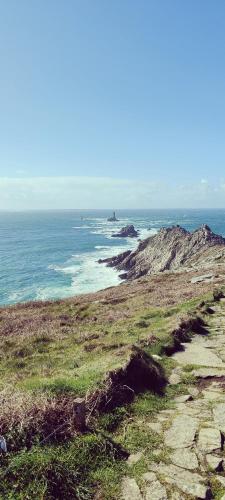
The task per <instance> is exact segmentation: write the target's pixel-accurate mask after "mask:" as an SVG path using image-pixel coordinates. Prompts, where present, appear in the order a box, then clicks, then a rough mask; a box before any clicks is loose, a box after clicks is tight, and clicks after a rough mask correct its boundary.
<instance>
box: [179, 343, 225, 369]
mask: <svg viewBox="0 0 225 500" xmlns="http://www.w3.org/2000/svg"><path fill="white" fill-rule="evenodd" d="M182 345H183V347H184V351H180V352H177V353H176V354H174V355H173V358H174V359H175V361H177V363H180V364H182V365H193V364H194V365H196V364H197V365H199V366H209V367H212V368H219V367H224V368H225V364H224V363H223V361H222V360H221V359H220V358H219V357H218V356H217V355H216V354H215V353H214V352H213V351H211V350H209V349H206V348H205V347H203V346H202V345H199V344H197V343H192V342H191V343H184V344H182Z"/></svg>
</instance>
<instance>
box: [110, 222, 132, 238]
mask: <svg viewBox="0 0 225 500" xmlns="http://www.w3.org/2000/svg"><path fill="white" fill-rule="evenodd" d="M112 237H113V238H137V237H138V231H136V229H135V228H134V226H133V224H130V225H129V226H125V227H122V229H120V231H119V232H118V233H114V234H112Z"/></svg>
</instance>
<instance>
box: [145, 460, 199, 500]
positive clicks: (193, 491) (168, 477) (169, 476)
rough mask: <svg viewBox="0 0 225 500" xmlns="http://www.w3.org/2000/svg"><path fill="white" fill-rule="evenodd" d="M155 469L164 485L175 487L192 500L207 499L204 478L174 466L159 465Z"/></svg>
mask: <svg viewBox="0 0 225 500" xmlns="http://www.w3.org/2000/svg"><path fill="white" fill-rule="evenodd" d="M156 467H157V469H156V470H157V472H158V473H159V474H160V475H161V476H162V477H163V480H164V481H165V482H166V483H168V484H172V485H176V486H177V488H178V489H179V490H181V491H182V492H183V493H186V494H187V495H192V496H193V497H194V498H203V499H205V498H207V495H208V487H207V486H206V485H205V484H204V482H205V481H204V478H202V476H200V474H197V473H196V472H190V471H187V470H184V469H181V468H180V467H177V466H176V465H165V464H162V463H160V464H158V466H156ZM149 500H150V499H149Z"/></svg>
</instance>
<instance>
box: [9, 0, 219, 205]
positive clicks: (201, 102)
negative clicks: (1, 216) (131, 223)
mask: <svg viewBox="0 0 225 500" xmlns="http://www.w3.org/2000/svg"><path fill="white" fill-rule="evenodd" d="M0 68H1V79H0V208H6V209H14V208H15V209H23V208H85V207H87V208H92V207H93V208H103V207H105V208H108V207H112V206H118V207H121V208H133V207H134V208H136V207H140V208H141V207H143V208H148V207H149V208H151V207H153V208H154V207H161V206H162V207H164V208H165V207H167V206H168V207H179V206H180V207H182V206H185V207H213V206H215V207H224V206H225V168H224V166H225V145H224V138H225V3H224V1H223V0H217V1H216V2H213V1H212V0H210V1H209V0H198V1H196V0H189V1H188V2H184V1H180V0H154V1H152V0H113V1H110V0H66V1H62V0H38V1H36V0H20V1H19V2H18V0H9V1H6V0H4V1H3V0H0ZM56 193H57V195H56Z"/></svg>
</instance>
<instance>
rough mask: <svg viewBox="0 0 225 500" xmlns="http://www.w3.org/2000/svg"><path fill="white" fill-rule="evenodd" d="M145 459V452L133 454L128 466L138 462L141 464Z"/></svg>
mask: <svg viewBox="0 0 225 500" xmlns="http://www.w3.org/2000/svg"><path fill="white" fill-rule="evenodd" d="M142 457H143V452H142V451H138V452H137V453H132V454H131V455H130V456H129V457H128V459H127V464H128V465H135V464H136V463H137V462H139V461H140V460H141V459H142Z"/></svg>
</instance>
